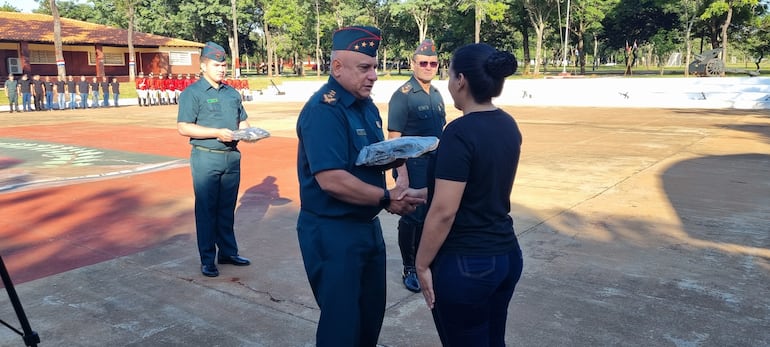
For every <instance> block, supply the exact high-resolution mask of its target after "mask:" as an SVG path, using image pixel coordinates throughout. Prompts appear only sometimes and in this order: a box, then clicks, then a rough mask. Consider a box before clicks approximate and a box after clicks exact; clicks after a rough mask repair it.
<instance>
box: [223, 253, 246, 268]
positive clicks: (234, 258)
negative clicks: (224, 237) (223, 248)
mask: <svg viewBox="0 0 770 347" xmlns="http://www.w3.org/2000/svg"><path fill="white" fill-rule="evenodd" d="M219 263H220V264H232V265H235V266H246V265H249V264H251V260H248V259H246V258H244V257H241V256H239V255H231V256H229V257H223V258H219Z"/></svg>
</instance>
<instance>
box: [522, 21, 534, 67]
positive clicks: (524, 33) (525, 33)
mask: <svg viewBox="0 0 770 347" xmlns="http://www.w3.org/2000/svg"><path fill="white" fill-rule="evenodd" d="M521 36H522V40H521V45H522V46H523V47H522V48H524V58H522V59H523V60H524V71H523V72H522V73H523V74H524V75H529V69H530V60H532V58H531V57H530V52H529V30H527V25H526V24H522V26H521Z"/></svg>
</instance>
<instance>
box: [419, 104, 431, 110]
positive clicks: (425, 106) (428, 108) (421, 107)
mask: <svg viewBox="0 0 770 347" xmlns="http://www.w3.org/2000/svg"><path fill="white" fill-rule="evenodd" d="M428 110H430V105H420V106H417V111H428Z"/></svg>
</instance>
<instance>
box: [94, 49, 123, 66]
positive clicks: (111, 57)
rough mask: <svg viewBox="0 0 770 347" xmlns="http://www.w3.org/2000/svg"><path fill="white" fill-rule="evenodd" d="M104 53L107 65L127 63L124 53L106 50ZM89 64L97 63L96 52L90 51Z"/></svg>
mask: <svg viewBox="0 0 770 347" xmlns="http://www.w3.org/2000/svg"><path fill="white" fill-rule="evenodd" d="M103 54H104V65H105V66H124V65H126V57H125V56H124V55H123V53H110V52H104V53H103ZM88 65H96V52H88Z"/></svg>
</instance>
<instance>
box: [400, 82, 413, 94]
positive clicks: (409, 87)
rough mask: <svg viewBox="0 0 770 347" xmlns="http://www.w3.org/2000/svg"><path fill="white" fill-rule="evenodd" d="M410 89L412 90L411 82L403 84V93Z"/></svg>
mask: <svg viewBox="0 0 770 347" xmlns="http://www.w3.org/2000/svg"><path fill="white" fill-rule="evenodd" d="M410 90H412V84H411V83H407V84H404V85H403V86H401V93H404V94H406V93H409V91H410Z"/></svg>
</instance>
